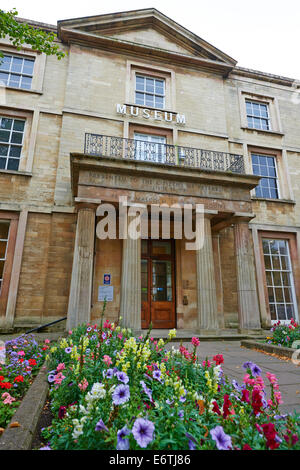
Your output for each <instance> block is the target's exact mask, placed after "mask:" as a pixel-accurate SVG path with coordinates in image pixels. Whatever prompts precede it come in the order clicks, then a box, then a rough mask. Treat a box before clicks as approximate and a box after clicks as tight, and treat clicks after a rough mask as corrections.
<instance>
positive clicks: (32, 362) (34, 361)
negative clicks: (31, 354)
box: [28, 359, 37, 366]
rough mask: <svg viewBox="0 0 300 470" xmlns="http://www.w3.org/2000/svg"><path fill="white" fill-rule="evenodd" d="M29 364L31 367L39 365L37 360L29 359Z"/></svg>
mask: <svg viewBox="0 0 300 470" xmlns="http://www.w3.org/2000/svg"><path fill="white" fill-rule="evenodd" d="M28 363H29V365H30V366H36V364H37V362H36V360H35V359H29V361H28Z"/></svg>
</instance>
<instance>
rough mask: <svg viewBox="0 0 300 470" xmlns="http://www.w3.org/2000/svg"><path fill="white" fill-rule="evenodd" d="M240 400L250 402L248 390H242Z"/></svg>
mask: <svg viewBox="0 0 300 470" xmlns="http://www.w3.org/2000/svg"><path fill="white" fill-rule="evenodd" d="M242 395H243V396H242V401H245V402H246V403H250V399H249V390H245V389H244V390H242Z"/></svg>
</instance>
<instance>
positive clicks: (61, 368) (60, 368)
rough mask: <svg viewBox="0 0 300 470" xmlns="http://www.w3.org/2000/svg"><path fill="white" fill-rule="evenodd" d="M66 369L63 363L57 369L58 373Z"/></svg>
mask: <svg viewBox="0 0 300 470" xmlns="http://www.w3.org/2000/svg"><path fill="white" fill-rule="evenodd" d="M65 368H66V366H65V364H64V363H63V362H61V363H60V364H58V366H57V367H56V370H57V372H60V371H61V370H64V369H65Z"/></svg>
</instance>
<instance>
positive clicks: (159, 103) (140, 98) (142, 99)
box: [135, 75, 165, 109]
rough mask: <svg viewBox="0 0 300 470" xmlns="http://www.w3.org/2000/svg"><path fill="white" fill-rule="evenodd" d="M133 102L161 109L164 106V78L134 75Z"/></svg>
mask: <svg viewBox="0 0 300 470" xmlns="http://www.w3.org/2000/svg"><path fill="white" fill-rule="evenodd" d="M135 104H140V105H142V106H151V107H152V108H161V109H163V108H164V107H165V80H164V79H159V78H151V77H147V76H143V75H136V76H135Z"/></svg>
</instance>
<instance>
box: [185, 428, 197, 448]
mask: <svg viewBox="0 0 300 470" xmlns="http://www.w3.org/2000/svg"><path fill="white" fill-rule="evenodd" d="M185 435H186V437H187V438H188V439H189V449H190V450H195V449H196V445H197V441H196V439H195V438H194V436H192V435H191V434H189V433H188V432H187V433H186V434H185Z"/></svg>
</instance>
